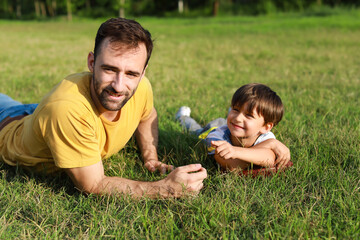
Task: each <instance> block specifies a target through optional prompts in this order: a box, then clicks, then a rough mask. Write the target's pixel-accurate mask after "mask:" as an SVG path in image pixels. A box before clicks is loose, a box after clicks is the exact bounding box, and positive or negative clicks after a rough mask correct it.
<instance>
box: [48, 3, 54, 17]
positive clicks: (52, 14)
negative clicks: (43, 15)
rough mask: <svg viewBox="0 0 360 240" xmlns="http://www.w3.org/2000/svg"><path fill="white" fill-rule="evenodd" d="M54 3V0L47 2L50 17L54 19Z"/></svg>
mask: <svg viewBox="0 0 360 240" xmlns="http://www.w3.org/2000/svg"><path fill="white" fill-rule="evenodd" d="M52 3H53V1H52V0H46V6H47V10H48V12H49V16H50V17H54V16H55V12H54V9H53V5H52Z"/></svg>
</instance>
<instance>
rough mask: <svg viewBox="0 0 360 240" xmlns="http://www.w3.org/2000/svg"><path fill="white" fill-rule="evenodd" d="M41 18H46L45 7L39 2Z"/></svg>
mask: <svg viewBox="0 0 360 240" xmlns="http://www.w3.org/2000/svg"><path fill="white" fill-rule="evenodd" d="M40 11H41V16H43V17H46V6H45V2H40Z"/></svg>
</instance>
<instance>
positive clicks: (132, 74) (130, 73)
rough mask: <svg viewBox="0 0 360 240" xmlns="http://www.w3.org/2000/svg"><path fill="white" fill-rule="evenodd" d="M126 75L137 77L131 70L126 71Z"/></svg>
mask: <svg viewBox="0 0 360 240" xmlns="http://www.w3.org/2000/svg"><path fill="white" fill-rule="evenodd" d="M127 75H128V76H130V77H137V76H138V75H137V74H136V73H132V72H129V73H127Z"/></svg>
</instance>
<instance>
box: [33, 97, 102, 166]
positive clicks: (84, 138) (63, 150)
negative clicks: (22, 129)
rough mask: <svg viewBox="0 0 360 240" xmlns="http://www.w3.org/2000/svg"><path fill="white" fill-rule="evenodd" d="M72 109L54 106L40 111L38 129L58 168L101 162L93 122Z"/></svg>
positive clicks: (60, 104) (68, 104)
mask: <svg viewBox="0 0 360 240" xmlns="http://www.w3.org/2000/svg"><path fill="white" fill-rule="evenodd" d="M74 105H75V104H73V103H71V102H54V103H51V104H48V105H47V106H46V107H44V109H42V110H41V111H43V112H42V114H41V116H42V117H41V118H40V119H39V124H40V129H41V131H42V135H43V137H44V140H45V141H46V143H47V144H48V147H49V149H50V150H51V154H52V156H53V158H54V162H55V165H56V166H57V167H59V168H76V167H84V166H90V165H92V164H95V163H97V162H99V161H100V160H101V153H100V150H99V143H98V140H97V137H96V133H95V130H94V126H95V125H96V124H95V121H94V118H93V117H92V116H91V115H90V114H89V115H87V114H86V111H84V109H81V108H75V107H73V106H74ZM81 111H83V112H81Z"/></svg>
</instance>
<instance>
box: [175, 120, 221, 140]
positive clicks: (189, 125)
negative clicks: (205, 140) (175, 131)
mask: <svg viewBox="0 0 360 240" xmlns="http://www.w3.org/2000/svg"><path fill="white" fill-rule="evenodd" d="M178 121H180V124H181V126H182V127H183V128H185V129H186V130H188V131H189V132H191V133H194V134H196V135H197V136H199V135H200V134H201V133H203V132H205V131H207V130H209V129H210V128H213V127H221V126H223V125H226V119H225V118H217V119H215V120H212V121H211V122H209V123H208V124H207V125H206V126H205V127H202V126H200V124H198V123H197V122H196V121H195V119H193V118H191V117H187V116H182V117H180V118H179V120H178Z"/></svg>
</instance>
